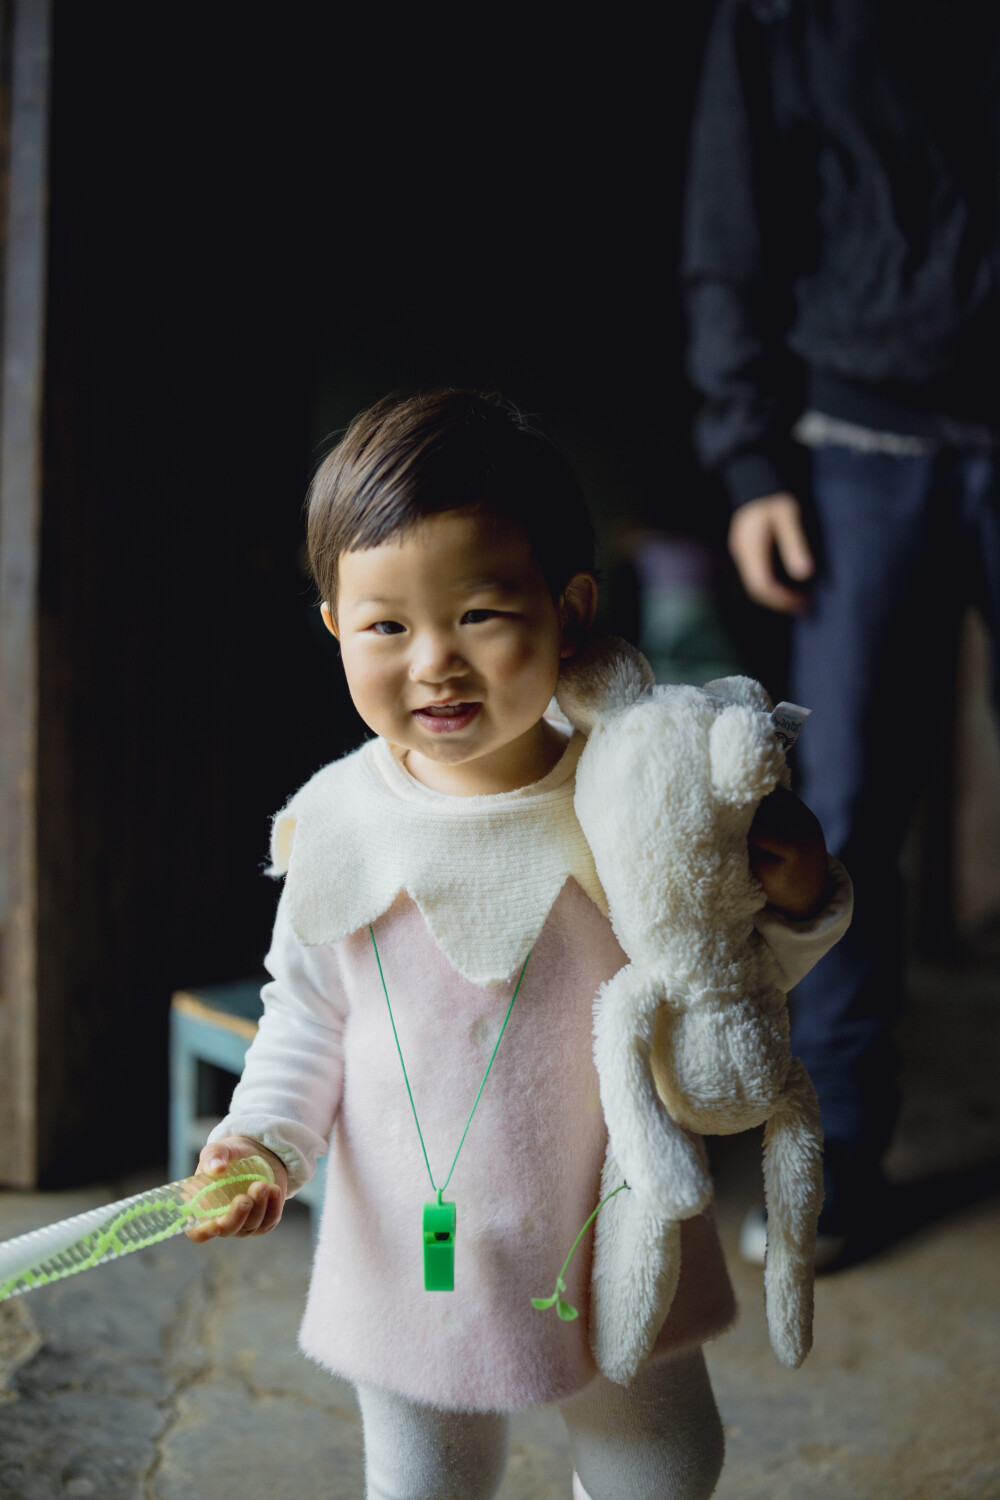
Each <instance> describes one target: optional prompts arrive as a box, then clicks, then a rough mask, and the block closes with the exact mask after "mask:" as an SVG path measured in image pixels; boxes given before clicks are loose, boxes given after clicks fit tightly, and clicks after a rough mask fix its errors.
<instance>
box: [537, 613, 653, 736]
mask: <svg viewBox="0 0 1000 1500" xmlns="http://www.w3.org/2000/svg"><path fill="white" fill-rule="evenodd" d="M653 681H654V678H653V669H652V667H651V666H650V665H649V662H648V661H647V660H646V658H645V657H644V656H643V654H642V652H641V651H637V650H636V649H635V647H634V646H630V645H629V643H628V641H623V640H621V639H620V638H619V637H618V636H616V635H599V636H594V637H593V638H592V639H591V640H590V641H588V643H587V645H586V646H585V647H584V648H583V650H582V651H580V652H578V653H577V655H576V656H574V657H573V658H572V659H571V660H570V661H568V662H567V663H566V665H565V666H564V667H563V669H562V671H561V672H560V674H559V681H558V683H557V684H556V702H557V703H558V704H559V707H560V708H561V709H562V711H563V713H564V714H565V715H566V717H567V719H569V721H570V723H571V724H572V725H574V726H575V728H577V729H582V730H583V731H584V733H585V734H589V733H590V731H591V730H592V729H593V727H594V724H595V723H596V721H597V719H598V718H600V717H601V716H602V715H603V714H606V713H614V712H615V710H616V709H622V708H627V707H628V706H629V704H630V703H635V702H636V700H637V699H638V698H641V697H642V696H643V695H644V694H646V693H649V692H650V691H651V690H652V687H653Z"/></svg>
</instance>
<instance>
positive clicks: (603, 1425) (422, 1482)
mask: <svg viewBox="0 0 1000 1500" xmlns="http://www.w3.org/2000/svg"><path fill="white" fill-rule="evenodd" d="M358 1400H359V1402H360V1405H361V1418H362V1422H363V1424H364V1434H365V1463H366V1478H367V1489H366V1492H365V1494H366V1500H490V1497H491V1496H494V1495H495V1494H496V1492H497V1490H498V1489H499V1487H500V1481H501V1480H502V1478H503V1471H504V1467H505V1465H506V1462H507V1418H506V1416H505V1415H504V1414H503V1413H502V1412H462V1411H440V1410H438V1409H437V1408H435V1407H432V1406H424V1405H421V1404H420V1403H419V1402H415V1401H408V1400H407V1399H406V1397H405V1396H396V1395H394V1394H393V1393H392V1392H391V1391H385V1390H381V1389H380V1388H379V1387H377V1386H366V1385H362V1386H359V1387H358ZM559 1411H560V1414H561V1416H562V1418H563V1421H564V1422H565V1423H566V1428H567V1431H568V1433H569V1439H570V1445H571V1447H572V1451H573V1462H574V1465H575V1467H576V1475H575V1477H574V1490H573V1494H574V1497H575V1500H626V1497H627V1500H708V1497H709V1496H710V1495H711V1494H712V1493H713V1492H714V1490H715V1486H716V1482H717V1480H718V1478H719V1473H720V1471H721V1469H722V1453H723V1443H722V1424H721V1422H720V1421H719V1413H718V1409H717V1408H716V1405H715V1398H714V1397H713V1395H712V1388H711V1386H710V1385H709V1381H708V1371H707V1370H706V1369H705V1361H704V1359H703V1357H702V1353H701V1350H700V1349H696V1350H695V1351H694V1353H692V1354H681V1355H675V1356H673V1357H670V1358H666V1359H660V1360H655V1361H652V1362H650V1363H649V1364H648V1365H646V1366H645V1367H644V1369H642V1370H641V1371H640V1372H639V1374H638V1375H637V1376H636V1378H635V1379H634V1380H633V1382H632V1384H631V1385H630V1386H629V1387H628V1388H627V1389H625V1388H624V1387H622V1386H620V1385H613V1384H612V1382H611V1381H609V1380H605V1379H604V1377H603V1376H601V1375H598V1376H597V1377H596V1379H594V1380H592V1381H591V1383H590V1385H588V1386H587V1387H586V1389H585V1390H583V1391H581V1392H580V1393H579V1394H578V1395H576V1396H572V1397H570V1399H569V1400H568V1401H563V1402H561V1403H560V1406H559ZM568 1487H569V1486H568V1479H567V1489H568Z"/></svg>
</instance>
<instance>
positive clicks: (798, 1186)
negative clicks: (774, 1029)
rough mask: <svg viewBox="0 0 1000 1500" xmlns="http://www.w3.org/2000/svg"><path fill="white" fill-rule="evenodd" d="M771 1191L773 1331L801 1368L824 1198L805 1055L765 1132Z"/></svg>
mask: <svg viewBox="0 0 1000 1500" xmlns="http://www.w3.org/2000/svg"><path fill="white" fill-rule="evenodd" d="M764 1193H765V1197H766V1199H767V1258H766V1260H765V1263H764V1292H765V1297H766V1302H767V1326H768V1332H769V1334H770V1338H771V1347H772V1348H773V1350H774V1352H775V1354H776V1355H777V1356H778V1358H779V1359H780V1360H781V1363H782V1364H783V1365H788V1366H789V1368H790V1369H793V1370H794V1369H797V1368H798V1366H799V1365H800V1364H801V1363H802V1361H803V1360H804V1359H805V1357H806V1355H807V1354H808V1353H809V1350H810V1349H811V1347H812V1324H813V1281H814V1278H815V1266H814V1257H815V1250H816V1219H817V1216H818V1214H819V1210H820V1206H821V1204H822V1202H823V1132H822V1130H821V1128H820V1123H819V1106H818V1105H817V1102H816V1091H815V1089H814V1088H813V1086H812V1083H811V1082H810V1080H809V1075H808V1073H807V1072H806V1070H805V1068H804V1067H803V1066H802V1064H801V1063H800V1062H799V1060H798V1058H797V1057H793V1058H792V1061H791V1066H790V1068H789V1070H788V1082H787V1085H786V1089H785V1093H784V1095H783V1097H782V1101H781V1104H780V1105H779V1107H778V1110H777V1112H776V1113H775V1114H773V1115H772V1116H771V1118H770V1119H769V1120H768V1122H767V1125H766V1127H765V1130H764Z"/></svg>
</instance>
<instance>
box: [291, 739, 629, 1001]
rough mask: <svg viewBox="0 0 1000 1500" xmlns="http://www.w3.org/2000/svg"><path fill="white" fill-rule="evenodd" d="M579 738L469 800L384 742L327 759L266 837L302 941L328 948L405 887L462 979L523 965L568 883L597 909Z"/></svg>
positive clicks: (494, 979) (484, 978) (503, 974)
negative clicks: (549, 760) (416, 774)
mask: <svg viewBox="0 0 1000 1500" xmlns="http://www.w3.org/2000/svg"><path fill="white" fill-rule="evenodd" d="M585 744H586V739H585V737H584V736H583V735H582V734H580V733H579V732H576V733H574V734H573V735H572V737H571V738H570V740H569V742H568V744H567V746H566V750H565V751H564V753H563V755H562V756H561V758H560V759H559V761H558V762H557V763H556V765H555V766H554V767H553V769H552V770H551V771H550V772H549V773H548V775H547V776H545V777H543V778H542V779H541V780H540V781H537V782H534V783H532V784H531V785H529V786H525V787H519V788H517V789H516V790H515V791H511V792H498V793H494V794H492V795H490V796H479V797H450V796H447V795H445V794H443V793H440V792H435V791H432V790H431V789H430V788H429V787H425V786H423V785H422V784H421V783H420V782H418V781H416V780H415V779H414V778H413V777H412V776H411V775H410V774H409V772H408V771H406V770H405V768H404V767H403V766H402V765H400V764H399V762H398V761H397V760H396V758H395V756H394V755H393V752H392V750H391V748H390V747H389V745H388V744H386V742H385V741H384V740H380V739H376V740H370V741H368V743H367V744H365V745H362V747H361V749H360V750H356V751H355V752H354V753H353V754H352V755H348V756H345V757H344V758H343V759H342V760H339V761H334V762H333V764H332V765H329V766H326V767H324V768H323V770H321V771H319V772H317V774H316V775H315V776H314V777H312V779H311V780H310V781H308V782H307V783H306V785H305V786H304V787H303V788H302V789H301V791H299V792H297V793H296V794H295V796H294V797H293V798H292V799H291V801H290V802H289V803H288V805H287V806H286V807H285V808H284V809H283V810H282V811H281V812H280V813H279V814H278V816H277V817H276V819H275V821H274V829H273V833H272V857H273V872H274V873H275V874H281V873H284V872H286V871H287V883H288V895H289V906H290V911H291V917H292V924H293V926H294V928H295V931H296V934H297V935H298V937H299V939H300V940H301V941H302V942H304V943H308V944H321V943H332V942H337V941H339V940H340V939H341V938H344V937H347V936H348V935H349V934H350V933H352V932H356V931H357V930H358V929H359V928H361V927H364V926H367V924H368V923H369V922H373V921H374V920H375V919H376V917H379V916H381V915H382V914H383V912H385V911H387V910H388V908H389V907H390V906H391V905H392V903H393V901H394V900H395V899H396V897H397V896H398V895H399V893H400V892H401V891H405V892H406V893H407V894H408V895H409V896H411V897H412V899H413V900H414V901H415V902H416V904H417V906H418V907H419V908H420V910H421V912H422V914H423V916H424V919H425V921H426V922H427V925H428V927H429V928H430V930H431V932H432V934H433V936H434V938H435V940H436V941H437V943H438V945H439V946H440V948H441V949H442V951H443V952H444V954H445V956H446V957H447V958H448V959H449V961H450V962H451V963H452V964H453V965H454V967H455V968H456V969H457V970H458V971H459V972H460V973H461V974H463V975H465V977H466V978H468V979H470V980H472V981H473V982H474V983H476V984H499V983H502V982H503V981H505V980H507V979H508V978H509V977H510V976H511V975H512V974H513V973H514V972H515V971H516V970H517V969H518V968H519V967H520V965H521V964H522V963H523V962H524V960H525V958H526V957H527V955H528V953H529V952H530V950H531V947H532V945H533V944H534V942H535V940H536V939H537V937H538V935H539V933H540V932H541V930H542V927H543V926H544V925H545V921H546V918H547V917H548V914H549V911H550V910H551V908H552V904H553V902H554V901H555V899H556V897H557V896H558V894H559V892H560V891H561V890H562V888H563V886H564V885H565V883H566V881H567V880H568V879H575V880H576V881H577V883H578V884H579V885H580V886H581V887H582V889H583V890H584V891H585V892H586V893H587V895H588V896H590V898H591V900H593V901H594V903H595V905H597V906H598V908H599V909H600V910H601V911H602V912H604V913H605V914H606V913H607V902H606V900H605V897H604V892H603V890H602V889H601V884H600V881H599V880H598V878H597V872H596V870H595V868H594V861H593V857H592V855H591V853H590V848H589V845H588V844H587V841H586V839H585V838H584V836H583V832H582V830H581V828H580V825H579V823H578V822H577V819H576V813H575V811H574V808H573V794H574V786H575V772H576V764H577V761H578V759H579V757H580V752H581V751H582V749H583V747H584V745H585Z"/></svg>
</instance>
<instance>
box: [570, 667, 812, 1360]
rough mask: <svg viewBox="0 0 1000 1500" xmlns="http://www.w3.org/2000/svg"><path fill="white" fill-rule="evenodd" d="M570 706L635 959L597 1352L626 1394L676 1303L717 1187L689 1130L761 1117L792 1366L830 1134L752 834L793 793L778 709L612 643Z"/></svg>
mask: <svg viewBox="0 0 1000 1500" xmlns="http://www.w3.org/2000/svg"><path fill="white" fill-rule="evenodd" d="M558 701H559V705H560V708H561V709H562V711H563V712H564V713H565V715H566V717H567V718H568V719H569V720H570V722H571V723H572V724H574V725H575V726H577V727H578V728H580V729H582V730H583V731H584V732H585V733H586V734H587V736H588V742H587V745H586V747H585V749H584V751H583V754H582V755H581V757H580V761H579V765H578V768H577V774H576V812H577V817H578V819H579V821H580V825H581V827H582V829H583V832H584V834H585V836H586V838H587V841H588V843H589V844H590V847H591V850H592V852H593V856H594V862H595V865H596V868H597V873H598V876H599V878H600V881H601V884H602V886H603V888H604V891H605V894H606V895H607V899H608V904H609V908H610V915H611V920H612V923H613V925H614V929H615V933H616V935H617V937H618V940H619V942H620V943H621V945H622V947H623V949H624V950H625V953H626V954H627V956H628V959H629V963H628V965H627V966H626V967H625V968H623V969H621V970H620V971H619V972H618V973H617V974H616V975H615V976H614V978H613V979H611V980H610V981H609V982H608V983H607V984H605V985H604V986H603V988H602V990H601V992H600V994H599V996H598V999H597V1002H596V1006H595V1048H594V1050H595V1058H596V1061H597V1068H598V1074H599V1077H600V1085H601V1101H602V1105H603V1109H604V1115H605V1119H606V1121H607V1126H608V1132H609V1138H610V1144H609V1151H608V1159H607V1161H606V1163H605V1170H604V1179H603V1183H604V1186H603V1191H604V1192H610V1191H611V1189H612V1188H614V1187H615V1186H616V1185H617V1184H618V1183H620V1182H621V1180H622V1178H624V1179H625V1180H626V1181H627V1182H628V1185H629V1188H630V1191H629V1192H627V1193H622V1194H620V1195H619V1196H618V1197H617V1198H616V1199H615V1201H614V1203H613V1204H611V1205H609V1206H608V1209H607V1211H606V1212H604V1213H602V1214H601V1215H600V1217H599V1218H598V1221H597V1237H596V1241H595V1251H594V1255H595V1260H594V1298H593V1302H592V1310H591V1317H592V1332H591V1337H592V1341H593V1344H594V1350H595V1354H596V1355H597V1357H598V1362H599V1363H600V1365H601V1367H602V1369H604V1370H605V1372H606V1373H608V1374H611V1375H612V1378H615V1379H618V1380H620V1381H622V1382H627V1381H628V1380H629V1379H630V1378H631V1375H632V1374H633V1373H634V1371H635V1369H636V1368H637V1367H638V1365H639V1363H641V1361H642V1359H643V1358H644V1357H645V1355H646V1353H647V1352H648V1349H649V1347H650V1343H651V1338H652V1337H653V1336H655V1329H656V1328H657V1327H658V1326H659V1322H660V1321H662V1316H665V1314H666V1311H667V1310H668V1309H669V1306H670V1302H671V1300H672V1298H673V1294H674V1290H675V1288H676V1284H677V1277H678V1274H679V1270H680V1226H679V1222H678V1221H679V1220H681V1219H685V1218H689V1217H691V1216H693V1215H695V1214H697V1213H699V1212H700V1211H701V1210H702V1209H703V1208H704V1207H705V1205H706V1204H707V1202H708V1200H709V1198H710V1197H711V1191H712V1189H711V1181H710V1178H709V1175H708V1172H707V1169H706V1166H705V1163H704V1159H703V1156H702V1153H701V1152H700V1151H699V1149H698V1147H697V1146H696V1144H695V1143H694V1141H693V1140H692V1139H691V1137H690V1136H689V1135H688V1134H687V1131H688V1130H690V1131H695V1132H698V1133H700V1134H710V1135H729V1134H732V1133H734V1132H736V1131H741V1130H746V1129H749V1128H750V1127H752V1126H755V1125H760V1124H765V1125H766V1128H765V1133H764V1185H765V1193H766V1200H767V1209H768V1225H767V1234H768V1245H767V1261H766V1269H765V1289H766V1302H767V1319H768V1329H769V1333H770V1338H771V1344H772V1346H773V1348H774V1350H775V1353H776V1354H777V1356H778V1358H779V1359H780V1360H781V1361H782V1362H783V1363H784V1364H786V1365H789V1366H792V1367H795V1366H797V1365H799V1364H801V1362H802V1360H803V1359H804V1358H805V1356H806V1354H807V1353H808V1351H809V1348H810V1345H811V1342H812V1305H813V1298H812V1293H813V1253H814V1244H815V1234H816V1217H817V1214H818V1212H819V1207H820V1203H821V1201H822V1195H823V1187H822V1163H821V1149H822V1135H821V1131H820V1126H819V1114H818V1109H817V1105H816V1095H815V1092H814V1090H813V1087H812V1084H811V1083H810V1081H809V1078H808V1076H807V1074H806V1072H805V1069H804V1068H803V1066H802V1064H801V1063H800V1062H799V1061H798V1060H797V1059H796V1058H793V1057H792V1056H791V1054H790V1052H789V1047H788V1015H787V1008H786V1001H785V995H784V993H783V991H782V988H781V983H782V981H781V975H780V971H779V969H778V966H777V964H776V962H775V960H774V958H773V957H772V955H771V952H770V950H769V948H768V947H767V944H766V943H765V942H764V940H763V938H762V937H761V935H760V934H759V933H758V932H757V930H756V929H755V927H754V924H753V918H754V914H755V912H757V911H758V910H759V909H760V908H761V907H762V906H763V905H764V895H763V892H762V889H761V887H760V885H759V884H758V882H757V881H756V880H755V879H754V877H753V875H752V874H751V873H750V869H749V864H748V859H747V834H748V832H749V829H750V824H751V822H752V820H753V816H754V813H755V811H756V809H757V806H758V804H759V802H760V800H761V798H763V797H765V796H766V795H767V794H768V793H769V792H771V791H772V790H773V789H774V788H775V786H777V785H779V784H780V785H787V784H788V772H787V769H786V766H785V757H784V752H783V749H782V745H781V743H780V741H779V739H778V737H777V736H776V734H775V729H774V725H773V724H772V721H771V718H770V713H771V707H772V705H771V703H770V700H769V699H768V697H767V694H766V693H765V692H764V689H763V688H762V687H761V686H760V684H759V683H757V682H754V681H752V680H751V679H750V678H747V677H727V678H723V679H722V680H720V681H717V682H710V683H709V684H708V685H707V686H706V687H704V688H694V687H673V686H654V685H653V681H652V673H651V672H650V669H649V666H648V663H647V662H646V660H645V658H644V657H642V656H640V654H639V653H638V652H637V651H635V650H633V648H632V647H630V646H627V645H626V644H625V642H623V641H614V642H609V641H608V640H607V638H605V639H604V640H603V641H599V642H596V643H595V644H594V645H593V646H592V647H590V648H588V650H587V651H586V652H584V653H582V654H581V656H580V657H579V658H578V659H577V660H576V661H575V662H573V663H572V665H571V667H570V668H569V669H568V670H566V671H565V672H564V675H563V677H562V678H561V679H560V687H559V691H558ZM612 787H613V788H614V789H615V793H614V795H613V796H612V795H609V788H612ZM626 831H627V836H623V835H625V834H626Z"/></svg>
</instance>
